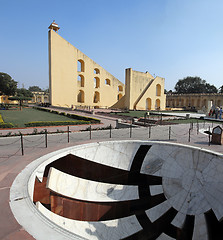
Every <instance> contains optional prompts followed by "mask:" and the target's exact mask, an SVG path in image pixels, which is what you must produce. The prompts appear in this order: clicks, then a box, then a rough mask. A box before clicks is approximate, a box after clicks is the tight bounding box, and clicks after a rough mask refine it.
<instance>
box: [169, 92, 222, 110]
mask: <svg viewBox="0 0 223 240" xmlns="http://www.w3.org/2000/svg"><path fill="white" fill-rule="evenodd" d="M210 101H211V102H212V104H213V105H214V106H215V107H220V106H223V93H191V94H167V95H166V106H167V108H185V109H195V110H204V111H209V110H210V109H208V107H209V106H208V102H210Z"/></svg>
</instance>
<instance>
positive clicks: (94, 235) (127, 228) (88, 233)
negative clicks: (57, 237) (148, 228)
mask: <svg viewBox="0 0 223 240" xmlns="http://www.w3.org/2000/svg"><path fill="white" fill-rule="evenodd" d="M37 208H38V210H39V211H40V212H41V213H42V214H43V215H44V216H46V217H47V218H48V219H50V220H51V221H52V222H54V223H56V224H57V225H59V226H60V227H62V228H64V229H66V230H68V231H70V232H72V233H74V234H77V235H79V236H81V237H83V238H84V239H91V240H99V239H100V240H108V239H109V240H117V239H122V238H125V237H128V236H130V235H132V234H134V233H136V232H138V231H140V230H142V227H141V225H140V224H139V223H138V220H137V219H136V217H135V216H134V215H133V216H130V217H125V218H120V219H115V220H110V221H98V222H85V221H78V220H71V219H67V218H64V217H61V216H59V215H57V214H55V213H53V212H51V211H49V210H48V209H47V208H45V207H44V206H43V205H42V204H41V203H40V202H38V203H37Z"/></svg>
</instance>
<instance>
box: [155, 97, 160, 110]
mask: <svg viewBox="0 0 223 240" xmlns="http://www.w3.org/2000/svg"><path fill="white" fill-rule="evenodd" d="M155 107H156V109H157V110H159V109H160V100H159V99H156V106H155Z"/></svg>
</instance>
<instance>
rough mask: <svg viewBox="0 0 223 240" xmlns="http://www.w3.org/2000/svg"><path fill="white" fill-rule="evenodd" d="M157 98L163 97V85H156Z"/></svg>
mask: <svg viewBox="0 0 223 240" xmlns="http://www.w3.org/2000/svg"><path fill="white" fill-rule="evenodd" d="M156 96H161V85H160V84H157V85H156Z"/></svg>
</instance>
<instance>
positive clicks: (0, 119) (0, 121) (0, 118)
mask: <svg viewBox="0 0 223 240" xmlns="http://www.w3.org/2000/svg"><path fill="white" fill-rule="evenodd" d="M1 123H4V121H3V119H2V115H1V114H0V124H1Z"/></svg>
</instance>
